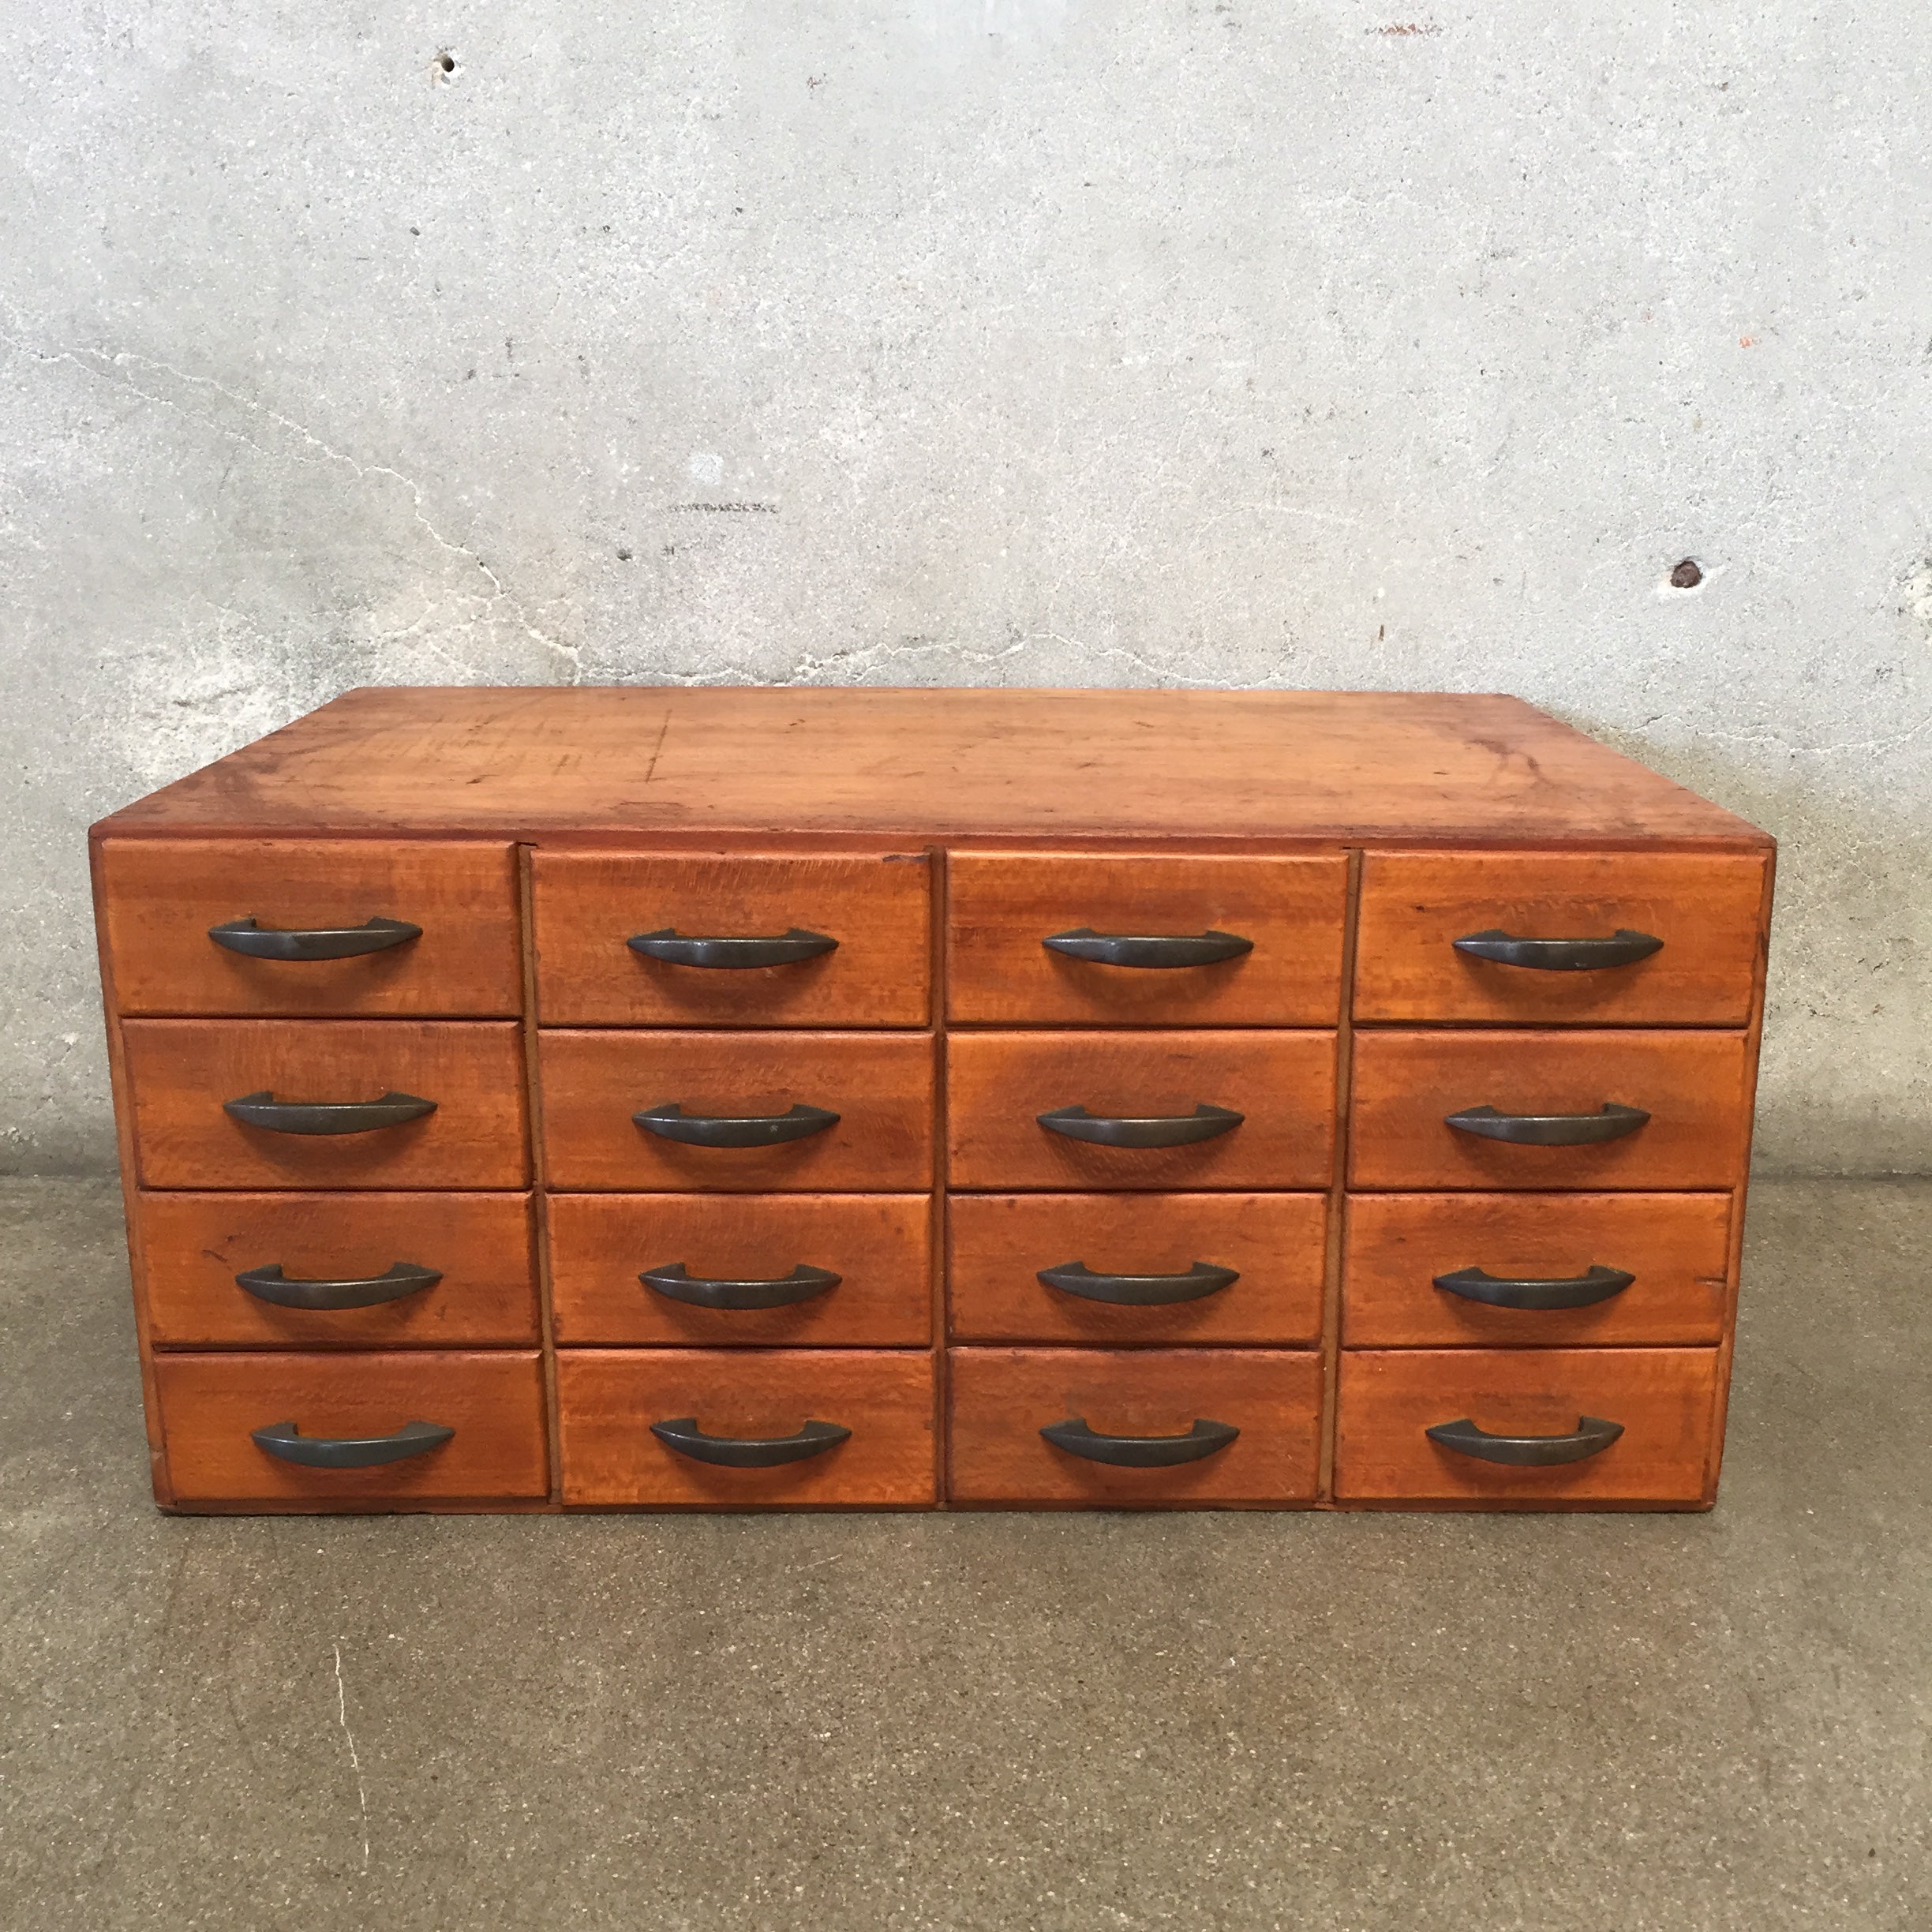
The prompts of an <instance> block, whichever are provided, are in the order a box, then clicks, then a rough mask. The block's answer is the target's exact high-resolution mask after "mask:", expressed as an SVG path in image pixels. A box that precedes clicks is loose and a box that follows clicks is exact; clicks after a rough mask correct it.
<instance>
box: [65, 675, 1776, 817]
mask: <svg viewBox="0 0 1932 1932" xmlns="http://www.w3.org/2000/svg"><path fill="white" fill-rule="evenodd" d="M298 830H299V831H301V832H302V833H323V832H332V833H345V834H350V835H356V834H373V833H403V834H424V833H490V834H495V835H498V836H510V837H526V838H535V839H537V840H539V841H541V840H544V839H545V838H548V837H564V836H566V835H580V836H582V837H585V838H586V839H587V840H591V841H604V842H607V843H608V842H613V841H616V840H619V839H622V840H623V841H627V842H646V843H647V842H650V841H655V840H663V841H665V842H667V843H671V844H678V843H688V842H690V841H693V840H694V839H706V838H710V837H744V836H747V835H749V836H752V837H758V838H760V839H761V840H763V841H772V842H780V841H784V840H785V839H788V838H790V837H799V838H805V839H811V840H819V841H823V840H827V839H839V838H850V839H853V840H855V841H859V842H863V841H868V840H869V841H879V840H888V841H904V842H907V843H911V842H913V841H919V840H922V839H933V840H949V841H953V840H957V841H973V840H992V841H1003V840H1022V841H1030V840H1043V841H1050V842H1052V843H1054V844H1068V843H1073V842H1075V841H1136V840H1157V841H1163V842H1165V841H1170V840H1174V839H1177V838H1178V839H1182V840H1188V841H1233V842H1237V843H1240V842H1250V841H1253V842H1261V843H1273V842H1276V841H1289V842H1295V841H1309V842H1313V843H1322V842H1328V843H1340V844H1354V843H1363V842H1367V843H1373V842H1376V841H1400V842H1402V843H1406V844H1488V843H1495V844H1514V845H1521V844H1530V845H1534V844H1556V845H1563V844H1577V843H1587V844H1596V845H1599V846H1601V845H1617V844H1631V843H1642V844H1650V843H1653V842H1655V841H1664V842H1680V843H1686V844H1698V845H1718V846H1728V847H1731V848H1754V849H1758V848H1765V847H1768V846H1769V844H1770V843H1771V841H1770V840H1769V838H1768V837H1766V836H1765V834H1764V833H1762V832H1759V831H1758V830H1756V829H1754V828H1753V827H1752V826H1750V825H1748V824H1747V823H1746V822H1744V821H1743V819H1741V818H1735V817H1734V816H1733V815H1732V814H1731V813H1729V812H1727V811H1724V810H1722V809H1721V808H1720V807H1717V806H1715V805H1713V804H1710V803H1707V802H1706V801H1705V800H1704V799H1700V798H1698V796H1696V795H1695V794H1694V793H1693V792H1687V791H1686V790H1685V789H1684V788H1683V787H1682V786H1680V785H1676V784H1672V783H1671V782H1670V781H1668V779H1665V778H1662V777H1658V776H1657V774H1656V773H1653V772H1651V771H1649V770H1646V769H1645V768H1644V767H1643V766H1641V765H1638V764H1637V763H1636V762H1634V760H1632V759H1630V758H1625V757H1624V756H1623V755H1622V754H1620V753H1619V752H1616V751H1612V750H1610V749H1609V747H1608V746H1605V745H1601V744H1599V743H1596V742H1595V741H1594V740H1593V739H1589V738H1588V737H1586V736H1584V735H1583V734H1582V732H1577V731H1573V730H1572V729H1571V728H1570V727H1569V726H1567V725H1563V724H1561V723H1559V721H1557V720H1556V719H1555V718H1552V717H1549V716H1548V714H1547V713H1543V712H1541V711H1538V710H1536V709H1535V708H1534V707H1533V706H1529V705H1527V704H1526V703H1524V702H1522V700H1521V699H1520V698H1507V697H1494V696H1479V697H1469V696H1447V695H1436V694H1432V693H1409V692H1332V691H1305V692H1301V691H982V690H960V691H940V690H931V691H928V690H878V689H863V690H832V691H827V690H818V689H813V690H795V689H789V688H769V689H743V688H728V689H715V688H697V689H692V688H685V687H676V688H657V687H642V686H614V687H602V688H594V689H586V688H581V687H577V688H561V687H519V688H511V689H488V688H474V687H448V688H414V689H411V688H402V687H370V688H365V689H362V690H358V691H348V692H346V693H344V694H343V696H341V697H339V698H336V699H335V701H334V702H332V703H330V704H327V705H324V706H322V707H321V709H320V710H317V711H314V712H312V713H309V716H307V717H303V718H299V719H298V720H297V721H295V722H294V724H292V725H288V726H286V727H285V728H283V730H281V731H279V732H272V733H271V734H270V736H268V737H266V738H264V739H260V741H259V742H258V743H254V744H252V745H249V746H247V747H244V748H243V749H242V750H241V751H236V752H234V753H231V754H230V755H229V756H228V757H227V758H222V759H220V760H219V761H218V762H215V764H213V765H211V766H208V767H207V768H206V769H204V770H201V771H199V772H196V773H192V774H191V775H190V776H189V777H185V778H183V779H181V780H180V781H178V782H177V783H175V784H171V785H169V786H167V787H165V788H163V790H161V791H159V792H155V793H154V794H153V795H152V796H150V797H148V798H145V799H141V800H140V802H139V803H136V804H133V805H130V806H129V807H127V808H126V809H125V811H120V812H117V813H115V814H114V815H113V816H112V817H111V818H107V819H106V820H103V822H102V823H101V824H100V825H99V826H96V827H95V833H96V834H97V836H98V835H119V834H123V833H126V834H138V833H221V834H226V835H241V834H245V833H276V832H286V831H298Z"/></svg>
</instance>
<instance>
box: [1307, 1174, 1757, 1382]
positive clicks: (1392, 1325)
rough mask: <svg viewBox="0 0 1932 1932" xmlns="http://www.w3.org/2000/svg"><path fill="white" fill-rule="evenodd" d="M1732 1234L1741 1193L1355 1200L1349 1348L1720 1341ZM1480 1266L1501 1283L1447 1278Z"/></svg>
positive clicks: (1346, 1277) (1345, 1333)
mask: <svg viewBox="0 0 1932 1932" xmlns="http://www.w3.org/2000/svg"><path fill="white" fill-rule="evenodd" d="M1730 1229H1731V1196H1729V1195H1728V1194H1529V1195H1524V1194H1357V1195H1352V1196H1350V1199H1349V1204H1348V1238H1347V1247H1346V1262H1345V1264H1344V1269H1343V1274H1342V1343H1343V1346H1346V1347H1348V1348H1455V1347H1458V1346H1462V1347H1468V1346H1481V1347H1488V1348H1496V1347H1505V1348H1508V1347H1515V1348H1522V1347H1537V1346H1542V1347H1550V1346H1569V1345H1573V1344H1574V1343H1578V1342H1586V1343H1593V1344H1599V1345H1601V1344H1606V1343H1608V1344H1615V1343H1618V1342H1624V1343H1628V1342H1650V1343H1661V1342H1677V1343H1692V1342H1716V1341H1717V1340H1718V1339H1719V1338H1720V1336H1721V1335H1722V1334H1723V1332H1724V1308H1725V1303H1726V1299H1727V1297H1726V1293H1725V1289H1726V1282H1727V1279H1728V1265H1729V1260H1728V1256H1729V1237H1730ZM1472 1272H1473V1273H1476V1274H1479V1275H1485V1276H1488V1278H1489V1279H1488V1280H1487V1281H1473V1282H1469V1283H1467V1284H1466V1286H1464V1287H1463V1288H1462V1290H1454V1289H1447V1288H1438V1287H1437V1286H1436V1285H1435V1283H1436V1277H1437V1276H1438V1275H1466V1274H1470V1273H1472ZM1593 1275H1594V1276H1595V1277H1596V1278H1597V1279H1592V1277H1593ZM1485 1294H1488V1295H1498V1296H1502V1297H1507V1298H1508V1299H1510V1300H1511V1301H1515V1302H1517V1303H1518V1305H1517V1306H1514V1307H1511V1306H1498V1305H1493V1304H1492V1303H1491V1302H1488V1301H1484V1300H1483V1299H1481V1297H1482V1296H1483V1295H1485ZM1589 1295H1594V1296H1598V1297H1601V1299H1598V1300H1595V1301H1582V1297H1585V1296H1589ZM1565 1301H1570V1302H1572V1303H1576V1304H1578V1305H1573V1306H1568V1307H1565V1306H1563V1305H1562V1304H1563V1302H1565Z"/></svg>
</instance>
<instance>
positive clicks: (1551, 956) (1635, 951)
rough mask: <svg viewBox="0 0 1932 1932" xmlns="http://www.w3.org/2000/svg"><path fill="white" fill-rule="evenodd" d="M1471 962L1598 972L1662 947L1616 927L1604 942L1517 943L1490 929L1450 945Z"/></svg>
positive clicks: (1511, 936) (1645, 956)
mask: <svg viewBox="0 0 1932 1932" xmlns="http://www.w3.org/2000/svg"><path fill="white" fill-rule="evenodd" d="M1451 944H1452V945H1454V946H1455V949H1456V950H1457V951H1458V953H1467V954H1468V955H1469V957H1470V958H1471V959H1481V960H1493V961H1494V962H1495V963H1496V964H1497V965H1499V966H1529V967H1533V968H1535V969H1536V970H1537V972H1601V970H1602V968H1604V967H1606V966H1631V965H1634V964H1635V963H1636V962H1637V961H1638V960H1640V959H1648V958H1649V957H1650V955H1651V954H1652V953H1655V952H1657V951H1658V950H1659V949H1661V947H1662V945H1663V944H1664V942H1663V941H1662V940H1661V939H1657V938H1652V936H1651V935H1650V934H1649V933H1641V932H1632V931H1631V930H1629V929H1628V927H1619V928H1618V929H1617V930H1616V931H1615V932H1613V933H1612V934H1610V936H1609V937H1608V938H1607V939H1518V938H1516V937H1515V935H1514V934H1511V933H1506V932H1503V931H1502V930H1500V929H1498V928H1495V927H1492V928H1491V930H1489V931H1488V932H1479V933H1465V934H1463V935H1462V938H1460V939H1456V940H1452V941H1451Z"/></svg>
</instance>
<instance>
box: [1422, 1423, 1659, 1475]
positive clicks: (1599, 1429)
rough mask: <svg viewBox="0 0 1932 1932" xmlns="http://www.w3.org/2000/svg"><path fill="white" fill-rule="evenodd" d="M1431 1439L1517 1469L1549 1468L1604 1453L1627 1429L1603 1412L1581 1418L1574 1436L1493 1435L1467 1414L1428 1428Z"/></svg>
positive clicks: (1427, 1433) (1461, 1451)
mask: <svg viewBox="0 0 1932 1932" xmlns="http://www.w3.org/2000/svg"><path fill="white" fill-rule="evenodd" d="M1424 1433H1425V1435H1427V1436H1428V1439H1429V1440H1430V1441H1431V1442H1435V1443H1441V1444H1442V1446H1443V1447H1444V1448H1445V1449H1453V1450H1454V1451H1455V1452H1456V1454H1457V1455H1466V1456H1473V1457H1474V1458H1476V1460H1477V1462H1507V1463H1508V1464H1510V1465H1511V1466H1512V1467H1513V1468H1516V1469H1547V1468H1548V1467H1549V1466H1551V1465H1552V1463H1556V1462H1582V1461H1583V1459H1584V1458H1586V1456H1593V1455H1602V1453H1603V1452H1604V1450H1606V1449H1608V1447H1610V1445H1611V1444H1612V1443H1613V1442H1615V1441H1616V1439H1617V1438H1618V1437H1619V1436H1621V1435H1622V1434H1623V1424H1622V1423H1621V1422H1606V1421H1604V1419H1603V1418H1602V1417H1601V1416H1582V1417H1578V1421H1577V1425H1576V1432H1575V1433H1574V1435H1570V1436H1492V1435H1491V1434H1490V1433H1489V1432H1488V1430H1487V1429H1482V1428H1477V1426H1476V1425H1475V1424H1474V1423H1473V1422H1472V1421H1470V1419H1469V1418H1468V1417H1466V1416H1465V1417H1463V1419H1462V1421H1460V1422H1438V1423H1437V1424H1436V1426H1435V1427H1434V1428H1432V1429H1428V1430H1425V1432H1424Z"/></svg>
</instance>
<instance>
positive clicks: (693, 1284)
mask: <svg viewBox="0 0 1932 1932" xmlns="http://www.w3.org/2000/svg"><path fill="white" fill-rule="evenodd" d="M843 1279H844V1276H843V1275H834V1274H833V1272H832V1271H831V1270H830V1269H829V1268H822V1267H807V1266H806V1265H805V1264H804V1263H803V1262H802V1261H801V1262H800V1263H799V1265H798V1266H797V1267H795V1268H794V1269H793V1270H792V1272H791V1273H790V1274H789V1275H779V1276H778V1277H777V1278H776V1279H772V1280H766V1281H720V1280H717V1279H714V1278H713V1277H711V1276H709V1275H694V1274H692V1273H691V1271H690V1270H689V1269H688V1268H687V1267H686V1266H685V1264H683V1262H682V1261H672V1262H669V1263H668V1264H666V1265H665V1267H654V1268H646V1269H645V1271H643V1273H642V1274H641V1275H638V1280H639V1281H641V1282H642V1283H643V1284H644V1286H646V1288H650V1289H654V1290H656V1291H657V1293H658V1294H661V1295H665V1296H668V1297H669V1298H670V1299H671V1300H672V1301H687V1302H689V1303H690V1304H691V1306H692V1307H693V1308H704V1309H773V1308H786V1307H788V1306H789V1305H791V1304H792V1302H794V1301H810V1300H811V1298H812V1297H813V1296H814V1295H822V1294H827V1293H828V1292H829V1291H830V1290H832V1289H834V1288H836V1287H837V1286H838V1285H839V1283H840V1282H841V1281H842V1280H843Z"/></svg>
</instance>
